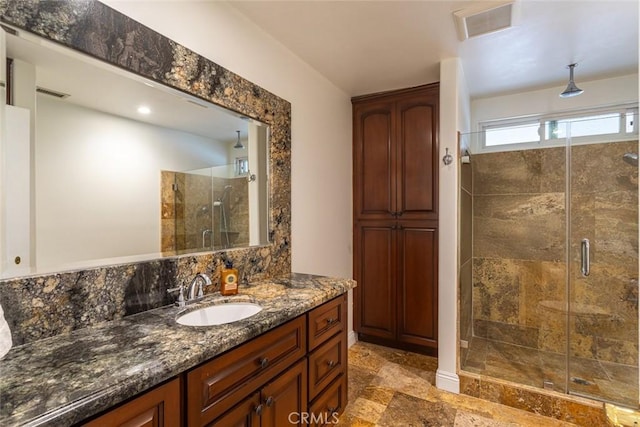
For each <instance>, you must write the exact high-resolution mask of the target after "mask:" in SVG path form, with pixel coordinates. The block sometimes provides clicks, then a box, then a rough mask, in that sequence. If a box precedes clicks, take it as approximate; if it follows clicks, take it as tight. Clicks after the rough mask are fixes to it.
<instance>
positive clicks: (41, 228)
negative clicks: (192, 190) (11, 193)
mask: <svg viewBox="0 0 640 427" xmlns="http://www.w3.org/2000/svg"><path fill="white" fill-rule="evenodd" d="M36 135H37V138H36V140H37V143H36V151H35V160H36V164H37V168H36V171H37V172H36V250H37V254H36V264H37V267H38V271H46V270H47V268H51V267H61V266H72V265H74V264H75V263H76V262H78V261H85V260H93V259H103V258H111V257H123V256H130V255H140V254H153V253H158V252H160V171H161V170H189V169H195V168H201V167H204V166H209V165H211V164H225V163H226V162H227V160H228V159H227V157H226V149H225V148H224V147H222V146H220V145H219V143H217V142H215V141H213V140H211V139H207V138H203V137H200V136H196V135H193V134H187V133H184V132H179V131H174V130H171V129H167V128H162V127H158V126H153V125H149V124H145V123H142V122H137V121H133V120H129V119H124V118H121V117H117V116H112V115H109V114H104V113H101V112H98V111H95V110H89V109H86V108H81V107H78V106H75V105H72V104H69V103H67V102H64V101H59V100H54V99H53V98H50V97H48V96H46V95H40V96H38V104H37V115H36ZM204 144H206V146H207V151H206V153H205V152H204V151H203V148H202V147H203V145H204Z"/></svg>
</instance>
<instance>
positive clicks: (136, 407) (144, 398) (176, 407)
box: [83, 378, 182, 427]
mask: <svg viewBox="0 0 640 427" xmlns="http://www.w3.org/2000/svg"><path fill="white" fill-rule="evenodd" d="M181 415H182V414H181V411H180V379H179V378H176V379H175V380H173V381H170V382H168V383H166V384H164V385H161V386H159V387H156V388H155V389H153V390H151V391H148V392H146V393H144V394H143V395H141V396H140V397H137V398H135V399H133V400H132V401H130V402H128V403H125V404H124V405H122V406H119V407H117V408H115V409H112V410H110V411H109V412H107V413H106V414H104V415H102V416H100V417H98V418H96V419H94V420H93V421H90V422H88V423H85V424H83V425H84V426H89V427H103V426H114V427H115V426H118V427H143V426H153V427H162V426H167V427H176V426H180V425H181V424H182V416H181Z"/></svg>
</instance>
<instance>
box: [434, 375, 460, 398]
mask: <svg viewBox="0 0 640 427" xmlns="http://www.w3.org/2000/svg"><path fill="white" fill-rule="evenodd" d="M436 387H437V388H439V389H440V390H445V391H448V392H451V393H455V394H460V377H458V374H456V373H453V372H447V371H443V370H441V369H438V370H437V371H436Z"/></svg>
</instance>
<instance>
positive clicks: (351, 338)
mask: <svg viewBox="0 0 640 427" xmlns="http://www.w3.org/2000/svg"><path fill="white" fill-rule="evenodd" d="M357 342H358V335H356V333H355V332H354V331H350V332H349V334H348V335H347V347H351V346H352V345H354V344H355V343H357Z"/></svg>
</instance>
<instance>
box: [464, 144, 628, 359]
mask: <svg viewBox="0 0 640 427" xmlns="http://www.w3.org/2000/svg"><path fill="white" fill-rule="evenodd" d="M637 149H638V143H637V141H631V142H617V143H602V144H590V145H580V146H576V147H573V148H572V153H571V159H572V160H571V162H572V164H571V171H572V178H571V180H572V183H571V184H572V189H571V194H572V199H571V214H572V219H571V222H572V236H571V242H572V243H571V245H572V248H571V249H572V250H571V253H572V254H573V255H572V257H573V260H572V262H571V266H570V268H571V272H570V274H571V277H572V279H573V280H572V284H571V287H570V289H571V292H572V295H571V298H572V301H573V303H572V309H573V310H574V312H575V314H576V315H575V316H572V317H571V320H572V321H571V329H570V333H571V337H570V338H571V342H572V348H571V351H572V355H573V356H578V357H587V358H597V359H600V360H608V361H615V362H617V363H626V364H636V363H637V353H638V322H637V319H638V307H637V275H638V182H637V181H638V175H637V168H633V167H631V166H629V165H626V164H625V163H623V162H622V155H623V154H624V153H625V152H629V151H632V152H633V151H637ZM565 171H566V166H565V149H564V148H546V149H537V150H522V151H511V152H502V153H488V154H479V155H475V156H473V160H472V172H473V327H474V335H475V336H480V337H486V338H489V339H494V340H499V341H504V342H509V343H513V344H518V345H522V346H526V347H531V348H538V349H542V350H549V351H557V352H565V348H566V334H565V328H564V319H565V317H564V314H563V312H562V308H563V303H564V302H565V301H566V295H565V292H566V291H565V289H566V288H565V281H566V269H565V241H566V221H565ZM583 237H587V238H589V239H590V240H591V242H592V248H593V249H592V274H591V276H590V277H589V278H588V280H585V279H583V278H581V277H580V271H579V245H580V240H581V239H582V238H583ZM576 302H579V303H580V304H576Z"/></svg>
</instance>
